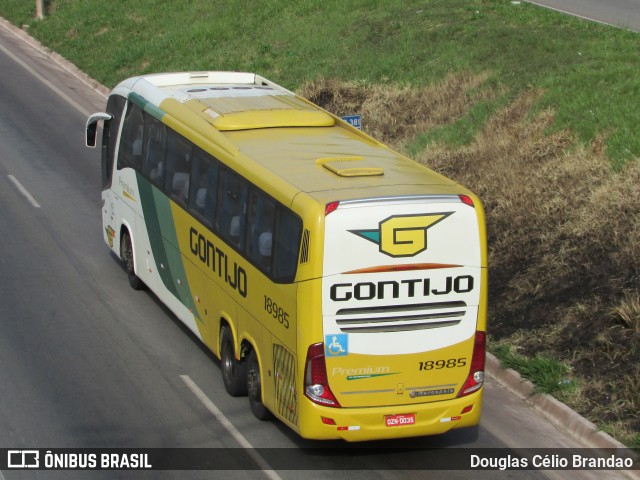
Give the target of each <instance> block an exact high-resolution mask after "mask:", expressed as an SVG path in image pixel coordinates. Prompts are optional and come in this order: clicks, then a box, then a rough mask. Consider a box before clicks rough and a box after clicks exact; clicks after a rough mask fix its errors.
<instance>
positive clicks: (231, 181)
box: [216, 169, 247, 250]
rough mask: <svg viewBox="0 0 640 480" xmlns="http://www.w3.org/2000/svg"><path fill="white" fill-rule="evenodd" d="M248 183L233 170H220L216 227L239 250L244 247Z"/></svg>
mask: <svg viewBox="0 0 640 480" xmlns="http://www.w3.org/2000/svg"><path fill="white" fill-rule="evenodd" d="M246 203H247V183H246V182H245V181H244V180H243V179H241V178H240V177H239V176H237V175H234V174H233V173H231V171H229V170H227V169H223V170H222V171H221V172H220V183H219V191H218V209H217V212H216V227H217V230H218V232H219V233H220V236H221V237H222V238H224V239H225V240H227V241H228V242H229V243H230V244H231V245H233V246H234V247H236V248H237V249H239V250H242V249H243V248H244V245H243V243H244V242H243V240H244V235H245V233H244V232H245V226H246V223H247V222H246Z"/></svg>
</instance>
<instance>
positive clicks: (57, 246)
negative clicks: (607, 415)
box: [0, 25, 613, 480]
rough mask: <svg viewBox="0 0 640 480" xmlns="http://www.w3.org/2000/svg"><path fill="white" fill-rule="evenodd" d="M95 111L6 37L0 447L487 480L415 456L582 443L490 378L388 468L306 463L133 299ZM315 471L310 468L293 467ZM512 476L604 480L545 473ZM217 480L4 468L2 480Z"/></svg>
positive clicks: (305, 448)
mask: <svg viewBox="0 0 640 480" xmlns="http://www.w3.org/2000/svg"><path fill="white" fill-rule="evenodd" d="M104 104H105V99H104V97H102V96H101V95H99V94H98V93H96V92H95V91H94V90H93V89H91V88H89V87H88V86H87V85H85V84H84V83H82V82H80V81H78V79H77V78H76V77H75V76H73V75H70V74H69V73H68V72H66V71H65V70H63V69H62V68H60V67H59V66H58V65H57V64H56V63H54V62H52V61H51V60H50V59H49V58H48V57H47V56H46V55H43V54H42V53H40V52H38V51H36V50H34V49H33V48H31V47H30V46H28V45H26V44H25V43H24V42H22V41H21V40H19V39H17V38H16V37H15V36H14V35H13V34H12V33H9V31H8V30H6V29H5V28H3V27H2V26H1V25H0V105H1V107H0V206H1V210H0V238H1V239H2V249H1V250H0V282H1V283H0V285H1V286H2V288H0V365H1V366H2V368H0V448H11V449H17V448H66V447H68V448H73V447H84V448H87V447H96V448H106V447H132V448H151V447H179V448H188V447H208V448H213V449H218V450H214V452H216V451H217V452H219V454H220V455H224V454H225V450H224V448H238V447H256V448H264V447H270V448H278V449H287V450H279V452H285V453H284V454H285V455H290V457H291V459H292V460H291V461H292V463H291V466H289V467H288V468H286V469H285V468H280V469H278V470H277V471H272V466H271V465H270V464H269V463H268V460H269V458H268V456H265V455H262V454H261V453H260V450H255V449H253V448H249V449H248V452H249V457H248V460H247V461H245V462H244V463H238V465H237V466H236V467H235V468H234V469H232V470H228V471H225V472H224V476H225V477H227V478H230V479H234V478H271V479H273V480H278V479H280V478H282V479H290V478H291V479H293V478H300V477H301V476H304V478H309V479H311V478H325V477H326V476H327V475H330V476H331V477H332V478H335V479H341V478H345V479H346V478H349V479H354V480H355V479H358V478H366V479H368V480H374V479H396V478H403V479H406V478H409V479H411V478H416V479H417V478H427V477H428V478H430V479H431V478H432V479H438V478H443V479H444V478H446V479H466V478H474V479H475V478H480V479H482V478H487V479H489V478H495V477H496V472H477V471H465V470H456V471H448V472H438V471H435V472H428V474H427V472H425V471H424V470H416V469H415V468H416V467H422V468H424V469H425V470H427V469H428V468H429V464H430V462H432V461H436V460H437V459H438V457H440V456H441V455H442V452H441V451H437V450H436V451H434V450H430V451H425V452H422V451H421V450H419V457H418V459H417V458H416V450H415V449H421V448H423V447H434V448H441V447H442V448H444V447H446V448H469V447H474V448H507V449H508V448H537V447H579V446H581V444H580V442H577V441H575V440H573V439H571V438H570V437H569V436H568V435H567V434H566V433H565V432H564V430H563V429H562V428H561V427H558V426H554V425H552V424H550V423H549V422H548V421H546V420H545V419H544V418H542V417H541V416H539V415H538V414H537V413H535V412H534V411H532V410H531V409H530V408H529V407H528V406H527V405H526V404H525V403H523V402H522V401H521V400H519V399H518V398H516V397H515V396H514V395H512V394H511V393H510V392H508V391H506V390H505V389H504V388H502V387H500V386H498V385H497V384H495V383H494V382H492V381H491V379H489V381H488V384H487V387H486V396H485V409H484V414H483V420H482V425H481V427H480V429H479V431H477V432H475V434H474V433H473V432H468V431H457V432H451V433H450V434H447V435H443V436H439V437H429V438H420V439H411V440H403V441H400V442H394V443H392V444H376V445H375V446H376V447H379V446H384V447H388V446H390V445H393V446H394V447H397V448H398V449H397V450H394V452H393V455H387V456H382V455H375V454H373V455H372V453H371V450H364V451H363V450H353V451H350V452H349V455H348V458H349V461H350V462H353V463H351V464H350V465H351V468H358V469H360V470H357V471H348V470H346V469H344V468H343V466H341V465H343V464H341V463H334V459H332V457H331V456H328V457H327V456H326V455H324V454H323V453H322V452H320V454H318V453H310V450H309V449H310V448H314V447H318V446H319V445H318V444H317V443H314V442H308V441H304V440H301V439H299V438H298V437H296V436H295V435H294V434H293V433H292V432H290V431H289V430H288V429H286V428H285V427H283V426H282V425H281V424H279V423H277V422H259V421H258V420H256V419H255V418H254V417H253V416H252V415H251V413H250V411H249V406H248V401H247V400H246V399H236V398H231V397H229V396H227V395H226V393H225V391H224V388H223V386H222V381H221V378H220V370H219V365H218V363H217V361H216V360H215V359H214V358H213V357H212V355H210V354H209V353H208V352H207V351H206V350H205V349H204V348H203V347H202V346H201V345H200V343H199V342H198V341H197V340H196V339H195V338H194V337H193V336H192V335H191V334H190V333H189V332H188V331H187V329H186V328H184V327H183V326H182V325H181V324H180V323H179V322H178V321H177V320H176V319H175V318H174V317H173V316H172V315H171V314H170V313H169V312H168V311H167V310H166V309H165V308H163V307H162V305H161V304H160V303H159V302H158V301H157V299H156V298H155V297H154V296H153V295H152V294H150V293H149V292H134V291H133V290H131V289H130V288H129V286H128V283H127V278H126V274H125V272H124V271H123V270H122V269H121V267H120V265H119V263H118V262H117V260H116V259H115V258H114V257H113V256H112V255H111V254H110V253H109V251H108V249H107V247H106V245H104V244H103V240H102V234H101V228H102V227H101V219H100V204H99V203H100V180H99V177H100V167H99V153H98V151H97V150H89V149H86V148H85V147H84V136H83V135H84V124H85V121H86V116H87V114H88V113H90V112H93V111H99V110H102V109H103V108H104ZM320 446H323V447H325V446H329V447H335V448H340V449H346V448H350V446H347V445H345V444H343V443H339V442H332V443H329V444H326V443H323V444H321V445H320ZM296 459H297V460H296ZM309 459H312V460H313V461H314V465H317V470H315V469H314V470H305V471H304V472H299V471H295V470H291V469H292V468H293V469H295V468H296V465H303V464H305V462H308V461H309ZM302 460H304V461H305V462H303V461H302ZM342 460H344V459H342ZM247 468H248V469H247ZM406 468H410V469H411V470H408V471H403V470H404V469H406ZM245 469H247V470H245ZM323 470H324V471H323ZM326 470H331V472H330V473H329V474H327V472H326ZM508 476H509V478H513V479H540V478H599V477H598V476H595V475H594V476H593V477H590V476H589V475H587V474H576V472H554V471H511V472H509V473H508ZM212 477H214V478H219V475H214V474H212V472H211V471H208V472H207V471H199V472H173V471H154V472H133V473H129V472H78V471H75V472H73V471H71V472H69V471H58V472H52V471H48V472H47V471H34V472H24V471H17V470H4V471H2V472H0V480H14V479H22V478H29V479H31V478H45V479H51V478H60V479H63V478H64V479H74V478H80V479H86V478H91V479H94V478H109V479H111V478H154V479H156V478H160V479H162V478H212ZM609 478H613V476H611V475H609Z"/></svg>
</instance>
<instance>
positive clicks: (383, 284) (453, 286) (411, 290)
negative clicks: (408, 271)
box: [330, 275, 474, 302]
mask: <svg viewBox="0 0 640 480" xmlns="http://www.w3.org/2000/svg"><path fill="white" fill-rule="evenodd" d="M473 286H474V280H473V277H472V276H471V275H459V276H457V277H446V278H445V279H444V281H443V282H441V283H440V284H438V285H435V282H434V285H432V284H431V279H430V278H415V279H409V280H400V281H399V282H398V281H395V280H387V281H380V282H361V283H355V284H354V283H336V284H334V285H331V290H330V297H331V300H333V301H334V302H345V301H347V300H351V299H354V300H373V299H374V298H375V299H378V300H382V299H384V298H413V297H428V296H431V295H447V294H449V293H452V292H455V293H468V292H470V291H472V290H473Z"/></svg>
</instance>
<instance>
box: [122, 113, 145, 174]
mask: <svg viewBox="0 0 640 480" xmlns="http://www.w3.org/2000/svg"><path fill="white" fill-rule="evenodd" d="M143 125H144V115H143V112H142V110H141V109H140V107H138V106H137V105H135V104H133V103H131V102H129V103H128V106H127V113H126V115H125V117H124V125H123V126H122V138H121V139H120V150H119V151H118V169H121V168H125V167H132V168H135V169H136V170H140V169H141V166H142V131H143V130H142V128H143Z"/></svg>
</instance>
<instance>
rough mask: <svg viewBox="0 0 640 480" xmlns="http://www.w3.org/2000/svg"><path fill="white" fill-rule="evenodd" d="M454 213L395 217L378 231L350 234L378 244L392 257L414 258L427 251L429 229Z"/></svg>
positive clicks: (380, 225) (380, 226)
mask: <svg viewBox="0 0 640 480" xmlns="http://www.w3.org/2000/svg"><path fill="white" fill-rule="evenodd" d="M452 213H453V212H444V213H430V214H424V215H393V216H391V217H389V218H387V219H385V220H383V221H381V222H380V224H379V228H378V230H350V232H351V233H353V234H355V235H358V236H359V237H362V238H365V239H367V240H369V241H370V242H373V243H375V244H377V245H378V246H379V247H380V251H381V252H382V253H384V254H385V255H389V256H390V257H413V256H414V255H417V254H418V253H420V252H423V251H425V250H426V249H427V229H429V228H430V227H432V226H434V225H435V224H436V223H438V222H440V221H442V220H444V219H445V218H447V217H448V216H449V215H451V214H452Z"/></svg>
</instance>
